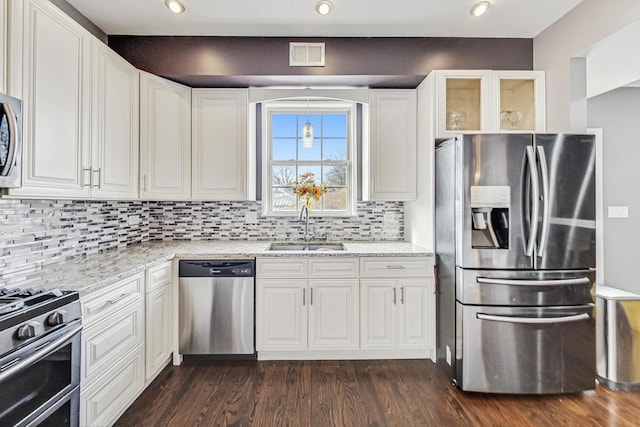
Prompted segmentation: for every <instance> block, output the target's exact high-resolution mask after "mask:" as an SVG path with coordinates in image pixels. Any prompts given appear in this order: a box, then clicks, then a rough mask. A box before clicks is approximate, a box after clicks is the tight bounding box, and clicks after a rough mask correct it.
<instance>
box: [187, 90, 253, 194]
mask: <svg viewBox="0 0 640 427" xmlns="http://www.w3.org/2000/svg"><path fill="white" fill-rule="evenodd" d="M247 105H248V91H247V90H246V89H193V90H192V107H193V109H192V115H193V116H192V117H193V122H192V123H193V127H192V132H193V135H192V137H193V138H192V142H193V145H192V166H191V167H192V186H191V196H192V198H193V199H196V200H247V197H248V192H247V188H248V183H247V172H248V155H247V153H248V139H247V122H248V119H247V118H248V109H247Z"/></svg>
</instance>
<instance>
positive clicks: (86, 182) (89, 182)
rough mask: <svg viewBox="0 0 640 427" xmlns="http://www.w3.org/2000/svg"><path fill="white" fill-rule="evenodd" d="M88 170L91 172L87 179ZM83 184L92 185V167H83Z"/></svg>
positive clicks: (84, 185) (85, 185)
mask: <svg viewBox="0 0 640 427" xmlns="http://www.w3.org/2000/svg"><path fill="white" fill-rule="evenodd" d="M87 172H89V179H87ZM82 186H83V187H91V168H84V169H82Z"/></svg>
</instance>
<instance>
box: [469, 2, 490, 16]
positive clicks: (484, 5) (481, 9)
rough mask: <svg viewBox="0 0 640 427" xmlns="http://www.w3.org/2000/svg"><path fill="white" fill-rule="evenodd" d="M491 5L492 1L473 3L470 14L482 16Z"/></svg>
mask: <svg viewBox="0 0 640 427" xmlns="http://www.w3.org/2000/svg"><path fill="white" fill-rule="evenodd" d="M489 6H491V3H489V2H488V1H481V2H478V3H476V4H474V5H473V7H472V8H471V10H470V11H469V14H470V15H473V16H480V15H482V14H483V13H485V12H486V11H487V9H489Z"/></svg>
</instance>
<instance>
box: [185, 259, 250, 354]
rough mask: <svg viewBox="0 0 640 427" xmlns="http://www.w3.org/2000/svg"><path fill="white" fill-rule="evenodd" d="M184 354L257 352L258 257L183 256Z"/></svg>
mask: <svg viewBox="0 0 640 427" xmlns="http://www.w3.org/2000/svg"><path fill="white" fill-rule="evenodd" d="M179 277H180V281H179V286H178V288H179V301H180V304H179V328H180V332H179V339H180V353H181V354H183V355H199V356H205V355H209V356H214V355H215V356H218V357H224V356H228V357H229V358H246V357H255V354H256V353H255V338H254V336H255V333H254V331H255V327H254V318H255V314H254V313H255V304H254V301H255V297H254V296H255V279H254V277H255V261H254V260H215V261H180V264H179Z"/></svg>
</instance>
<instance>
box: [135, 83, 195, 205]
mask: <svg viewBox="0 0 640 427" xmlns="http://www.w3.org/2000/svg"><path fill="white" fill-rule="evenodd" d="M140 175H141V179H142V183H141V191H140V195H141V197H142V198H146V199H153V200H176V199H182V200H185V199H189V197H191V88H190V87H187V86H183V85H181V84H178V83H174V82H172V81H170V80H166V79H163V78H161V77H157V76H154V75H153V74H149V73H145V72H140Z"/></svg>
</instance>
